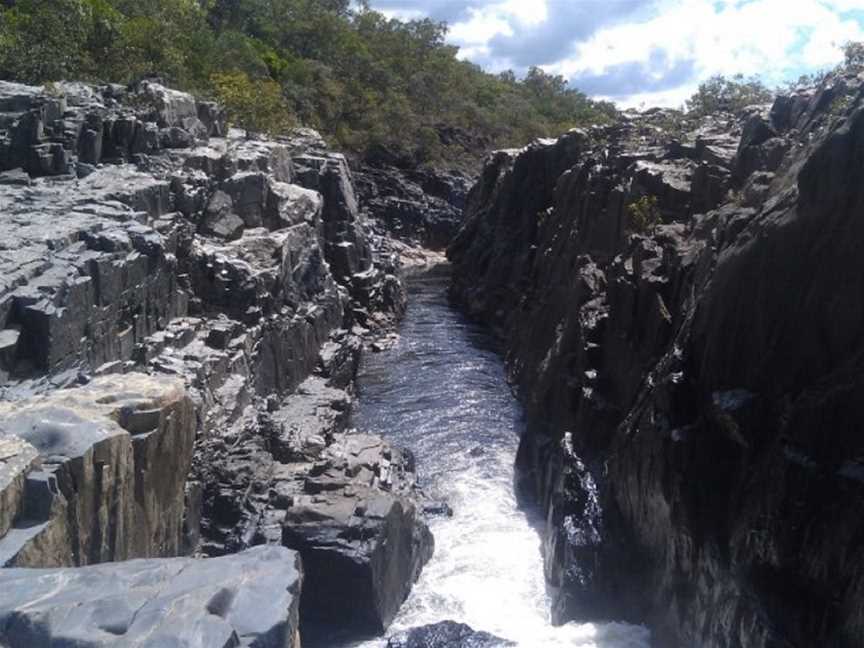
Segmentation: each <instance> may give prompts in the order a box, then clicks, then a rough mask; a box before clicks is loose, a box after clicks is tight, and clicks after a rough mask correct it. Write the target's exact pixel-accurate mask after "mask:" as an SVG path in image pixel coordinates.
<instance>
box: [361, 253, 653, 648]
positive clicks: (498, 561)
mask: <svg viewBox="0 0 864 648" xmlns="http://www.w3.org/2000/svg"><path fill="white" fill-rule="evenodd" d="M447 282H448V275H447V272H446V271H445V270H444V268H443V267H442V268H440V269H439V270H437V271H434V272H431V273H427V274H425V275H420V276H417V277H414V278H412V279H410V280H409V291H410V297H409V304H410V305H409V309H408V314H407V316H406V319H405V321H404V323H403V325H402V328H401V331H400V333H401V337H400V339H399V342H398V343H397V344H396V345H395V346H394V347H393V348H392V349H389V350H387V351H385V352H383V353H378V354H368V355H367V356H366V357H365V359H364V361H363V365H362V367H361V370H360V375H359V377H358V381H357V386H358V392H359V398H358V399H357V401H356V404H355V409H354V412H353V425H354V426H355V427H356V428H357V429H358V430H363V431H368V432H371V433H375V434H380V435H381V436H383V437H385V438H386V439H388V440H390V441H392V442H394V443H398V444H399V445H401V446H402V447H406V448H409V449H410V450H412V451H413V452H414V454H415V455H416V460H417V471H418V475H419V477H420V479H421V480H422V484H423V486H424V488H425V490H426V491H427V493H428V494H430V495H431V496H432V497H433V498H441V499H442V500H444V501H446V502H447V503H448V504H449V505H450V507H452V509H453V515H452V517H447V516H443V515H442V516H439V517H437V518H434V519H433V520H432V522H431V529H432V531H433V533H434V535H435V545H436V549H435V555H434V557H433V558H432V560H431V562H430V563H429V564H428V565H427V566H426V568H425V569H424V571H423V574H422V576H421V577H420V580H419V582H418V583H417V584H416V585H415V587H414V589H413V591H412V593H411V595H410V597H409V598H408V600H407V601H406V602H405V604H404V605H403V607H402V609H401V611H400V613H399V615H398V617H397V618H396V620H395V622H394V623H393V625H392V626H391V628H390V630H389V633H388V634H390V635H392V634H395V633H398V632H400V631H402V630H406V629H408V628H412V627H416V626H422V625H425V624H431V623H436V622H439V621H443V620H445V619H446V620H454V621H458V622H461V623H467V624H468V625H470V626H472V627H473V628H475V629H477V630H482V631H486V632H491V633H493V634H495V635H498V636H500V637H503V638H506V639H510V640H513V641H516V642H517V643H518V645H519V646H521V647H523V648H536V647H539V646H543V647H546V648H554V647H556V646H568V648H575V647H581V648H592V647H597V648H643V647H647V646H649V636H648V635H649V633H648V631H647V630H645V629H644V628H642V627H638V626H631V625H626V624H621V623H605V624H568V625H565V626H561V627H557V628H556V627H553V626H551V625H550V623H549V621H548V617H549V613H548V608H549V604H548V600H547V594H546V591H545V584H544V578H543V561H542V557H541V555H540V538H539V536H538V533H537V531H536V530H535V527H534V526H532V519H531V514H530V512H525V511H523V510H520V508H519V507H518V506H517V502H516V497H515V495H514V489H513V467H514V462H515V456H516V450H517V446H518V438H519V433H520V429H521V426H522V424H523V423H522V418H523V415H522V409H521V406H520V405H519V403H518V401H517V400H516V399H515V398H514V397H513V396H512V394H511V392H510V390H509V388H508V386H507V383H506V381H505V378H504V366H503V362H502V361H501V359H500V356H499V355H498V354H497V352H496V350H495V348H494V346H493V342H492V340H491V338H490V336H489V335H488V334H487V333H486V332H485V331H484V329H482V328H481V327H479V326H478V325H475V324H473V323H471V322H469V321H468V320H467V319H466V318H465V317H463V316H462V315H461V314H460V313H459V312H457V311H456V310H454V309H453V308H451V307H450V305H449V303H448V300H447ZM385 644H386V640H382V639H376V640H374V641H370V642H367V643H362V644H352V645H354V646H358V647H362V648H378V647H380V646H384V645H385Z"/></svg>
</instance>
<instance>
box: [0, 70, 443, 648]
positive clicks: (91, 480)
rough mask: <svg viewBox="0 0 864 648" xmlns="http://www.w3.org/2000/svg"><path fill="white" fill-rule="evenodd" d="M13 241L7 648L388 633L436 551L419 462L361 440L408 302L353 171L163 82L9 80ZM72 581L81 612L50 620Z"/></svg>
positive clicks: (3, 256)
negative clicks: (373, 372)
mask: <svg viewBox="0 0 864 648" xmlns="http://www.w3.org/2000/svg"><path fill="white" fill-rule="evenodd" d="M0 231H2V232H3V239H2V242H0V271H2V272H0V396H2V403H0V563H2V566H3V567H7V568H11V567H15V569H0V643H2V644H4V645H8V646H10V647H17V646H22V647H23V646H32V645H37V644H38V643H39V642H49V641H56V642H63V641H68V642H73V641H74V642H75V645H81V646H85V645H86V646H91V645H92V646H102V645H139V644H140V645H152V644H148V643H147V642H148V641H153V637H154V636H160V637H164V638H165V641H168V640H169V638H170V640H171V641H175V643H172V645H190V646H191V645H201V644H200V643H196V642H200V640H201V638H202V637H207V638H209V639H208V641H209V642H208V641H205V645H208V646H210V645H212V646H217V645H218V646H222V645H225V646H237V645H243V646H245V645H250V646H252V645H254V646H280V647H281V646H296V645H299V640H300V638H299V635H300V633H299V626H300V624H301V622H302V625H303V633H304V635H306V634H307V633H310V635H314V633H315V628H316V627H327V628H331V629H334V630H337V631H340V632H346V633H354V634H360V635H363V634H370V633H371V634H374V633H378V632H381V631H383V629H384V628H386V626H387V625H388V624H389V622H390V621H391V620H392V618H393V616H394V615H395V613H396V610H397V609H398V607H399V606H400V605H401V603H402V601H403V600H404V598H405V597H406V596H407V594H408V592H409V591H410V588H411V585H412V583H413V582H414V580H416V578H417V577H418V575H419V572H420V570H421V569H422V566H423V564H424V563H425V562H426V561H427V560H428V559H429V556H430V555H431V552H432V544H433V542H432V538H431V535H430V534H429V531H428V529H427V528H426V525H425V522H424V521H423V515H422V511H421V508H422V503H421V496H420V494H419V492H417V490H416V488H415V478H414V473H413V470H414V469H413V460H412V458H411V456H410V454H409V453H407V452H405V451H402V450H400V449H398V448H395V447H392V446H391V445H390V444H388V443H385V442H383V441H382V440H380V439H378V438H376V437H370V436H368V435H362V434H355V433H354V432H353V431H351V430H349V429H348V414H349V411H350V403H351V399H352V397H353V379H354V373H355V371H356V368H357V364H358V362H359V357H360V353H361V352H362V349H363V347H364V346H365V345H366V344H367V343H368V341H369V340H370V339H372V338H374V336H375V335H378V334H382V333H385V332H386V331H388V330H389V327H391V326H392V325H393V323H394V322H395V321H397V320H398V318H399V317H400V316H401V313H402V311H403V310H404V308H405V296H404V291H403V288H402V285H401V282H400V280H399V277H398V265H399V260H398V255H397V253H396V252H395V251H394V248H393V247H392V245H391V244H390V243H389V242H388V241H387V240H386V239H384V238H383V237H381V236H377V235H375V234H374V233H373V232H371V231H370V229H369V227H368V226H367V224H366V216H365V214H364V213H363V212H361V210H360V208H359V205H358V199H357V196H356V194H355V190H354V180H353V174H352V173H351V171H350V169H349V167H348V163H347V161H346V159H345V157H344V156H342V155H340V154H337V153H333V152H331V151H329V150H328V149H327V148H326V145H325V144H324V142H323V141H322V140H321V138H320V137H319V136H318V135H317V134H316V133H314V131H308V130H302V129H301V130H299V131H297V132H296V133H294V135H293V136H291V137H289V138H283V139H280V140H265V139H258V138H247V137H245V136H244V134H243V133H242V132H238V131H231V130H229V129H228V128H227V126H226V123H225V118H224V114H223V113H222V112H221V109H220V108H219V107H218V106H217V105H215V104H212V103H209V102H202V101H198V100H196V99H195V98H194V97H192V96H190V95H187V94H184V93H180V92H177V91H174V90H171V89H168V88H166V87H164V86H163V85H161V84H159V83H158V82H155V81H144V82H141V83H139V84H137V85H134V86H132V87H130V88H125V87H119V86H91V85H86V84H77V83H61V84H56V85H55V86H53V87H51V88H37V87H31V86H23V85H19V84H11V83H6V82H0ZM257 545H270V546H271V549H273V550H271V551H262V550H258V549H254V548H253V547H256V546H257ZM279 547H283V548H284V549H281V550H276V549H278V548H279ZM185 555H194V556H196V557H209V559H206V560H197V559H195V560H193V559H191V558H190V559H178V558H175V557H177V556H185ZM130 559H147V560H145V561H143V562H142V561H138V560H133V561H132V562H129V563H122V564H120V565H118V566H116V568H115V567H113V566H108V565H106V566H104V567H103V566H98V567H86V568H85V566H92V565H96V564H97V563H105V562H111V561H127V560H130ZM184 561H185V562H184ZM33 568H37V569H33ZM78 570H82V571H78ZM88 570H89V571H88ZM246 570H251V571H250V573H261V574H267V573H271V572H272V573H271V577H265V578H263V579H251V580H250V579H246V578H244V577H243V574H244V571H246ZM220 574H226V575H228V576H230V575H231V574H235V575H236V576H237V577H236V578H234V577H233V576H232V577H231V578H226V580H225V582H224V583H223V585H222V586H221V587H217V584H218V583H220V582H221V581H220ZM280 575H281V576H280ZM282 576H284V578H283V577H282ZM112 578H119V579H120V581H122V582H123V583H127V584H128V587H129V589H130V592H131V594H130V598H129V599H128V600H127V601H125V602H115V603H111V604H110V605H109V599H111V597H108V599H100V598H98V597H96V598H94V597H93V596H92V595H91V594H87V593H86V589H87V587H86V586H85V584H86V583H101V582H106V583H108V582H110V581H111V579H112ZM347 580H350V582H351V583H352V585H351V586H350V587H348V586H346V585H345V582H346V581H347ZM54 581H56V582H64V583H81V587H78V585H75V586H74V587H70V588H69V591H68V592H67V593H65V594H64V595H63V601H55V603H56V606H54V603H51V604H50V605H49V602H45V605H46V606H48V607H46V609H49V608H51V609H55V610H60V609H61V608H62V606H64V605H69V606H71V607H70V609H77V610H78V612H76V613H75V614H78V615H79V616H78V617H75V616H74V615H72V616H68V615H67V616H65V617H64V616H63V615H62V614H60V612H59V611H58V612H57V613H56V615H54V613H52V614H48V615H47V616H46V615H43V614H41V612H39V611H38V610H36V609H35V608H32V606H30V604H29V599H28V596H30V594H32V597H35V598H40V597H44V596H45V594H46V592H43V589H45V588H49V589H50V587H51V585H50V583H51V582H54ZM253 581H254V582H253ZM157 582H158V583H163V582H164V587H163V586H162V585H160V590H161V591H156V590H154V589H153V583H157ZM193 586H194V587H193ZM112 587H113V586H112ZM123 587H126V585H123ZM40 588H42V589H40ZM196 588H197V589H196ZM13 590H14V592H13ZM169 594H170V596H173V597H176V601H175V603H176V605H178V606H179V607H178V608H177V609H178V610H181V609H182V610H183V614H182V616H183V618H185V619H186V623H177V624H171V623H169V622H168V621H167V620H166V621H165V622H162V623H156V620H154V619H152V618H149V617H148V618H147V619H140V618H139V616H140V615H141V614H142V611H146V610H151V609H152V610H158V609H160V606H164V605H165V604H166V603H165V601H166V599H165V597H166V596H169ZM337 594H338V595H337ZM160 597H161V598H160ZM114 598H115V599H116V598H117V597H116V596H115V597H114ZM44 600H45V601H48V599H44ZM111 600H113V599H111ZM265 600H266V601H267V603H266V605H265V606H264V608H262V611H265V610H266V614H263V613H262V614H260V615H258V614H256V612H255V610H256V606H257V605H259V604H258V603H256V601H265ZM136 601H137V603H136ZM181 601H182V604H181ZM173 604H174V603H172V605H173ZM112 606H115V607H112ZM116 606H119V607H116ZM124 606H125V607H124ZM136 606H137V607H140V610H139V612H137V613H136V612H135V611H134V609H133V607H136ZM25 608H26V610H25ZM120 608H122V609H120ZM148 614H149V613H148ZM178 614H179V612H178ZM178 618H179V617H178ZM196 628H197V630H196ZM211 640H212V641H211ZM39 645H41V644H39Z"/></svg>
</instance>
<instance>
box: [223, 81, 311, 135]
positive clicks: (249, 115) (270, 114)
mask: <svg viewBox="0 0 864 648" xmlns="http://www.w3.org/2000/svg"><path fill="white" fill-rule="evenodd" d="M212 82H213V87H214V88H215V91H216V98H217V100H218V101H219V102H220V103H221V104H222V105H223V106H225V109H226V110H227V111H228V120H229V122H230V123H231V124H232V125H233V126H237V127H238V128H242V129H244V130H245V131H246V136H247V137H251V136H252V135H253V134H264V135H271V136H275V135H280V134H283V133H284V132H285V131H287V130H288V129H289V128H291V127H292V126H293V125H294V116H293V115H292V114H291V110H290V109H289V107H288V103H287V102H286V101H285V97H283V96H282V88H281V87H280V86H279V84H278V83H276V82H275V81H273V80H272V79H254V80H253V79H250V78H249V76H248V75H247V74H246V73H245V72H237V71H234V72H226V73H217V74H214V75H213V77H212Z"/></svg>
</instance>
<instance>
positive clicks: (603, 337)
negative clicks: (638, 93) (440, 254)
mask: <svg viewBox="0 0 864 648" xmlns="http://www.w3.org/2000/svg"><path fill="white" fill-rule="evenodd" d="M844 97H845V99H844ZM862 99H864V97H862V80H861V79H860V78H857V77H855V76H854V75H845V76H844V75H842V74H840V75H832V76H829V77H828V78H827V79H826V80H825V81H824V83H822V85H821V86H820V87H819V88H814V89H810V90H807V91H800V92H797V93H795V94H794V95H792V96H790V97H781V98H779V99H778V100H777V102H775V104H774V106H773V107H771V108H770V109H769V108H768V107H756V108H753V109H750V110H748V111H746V112H745V114H744V115H742V116H741V119H740V121H738V120H737V118H735V117H733V116H713V117H710V118H708V120H707V121H706V122H703V123H701V124H700V123H689V124H687V123H685V124H683V127H684V128H685V132H684V135H683V136H682V135H681V134H680V133H679V134H678V135H677V136H676V137H675V139H674V140H673V139H672V138H671V137H669V136H667V135H666V134H665V126H663V125H662V124H660V125H658V124H657V123H656V120H657V119H658V115H662V113H651V114H646V115H642V116H635V115H630V116H627V117H626V119H624V120H623V121H622V122H620V123H618V124H613V125H611V126H606V127H599V128H593V129H589V130H584V131H576V132H571V133H569V134H567V135H565V136H564V137H562V138H560V139H559V140H557V141H542V142H538V143H534V144H532V145H531V146H529V147H528V148H526V149H524V150H522V151H517V152H499V153H497V154H495V155H494V156H493V157H492V158H490V161H489V163H488V164H487V166H486V168H485V169H484V171H483V174H482V176H481V179H480V182H479V183H478V184H477V186H476V187H475V188H474V189H473V190H472V193H471V195H470V196H469V200H468V208H467V214H466V222H465V225H464V226H463V227H462V229H461V230H460V232H459V234H458V235H457V237H456V239H455V241H454V242H453V244H452V245H451V246H450V248H449V251H448V255H449V257H450V258H451V260H452V261H453V270H454V275H453V276H454V283H453V289H452V294H453V297H454V298H455V300H456V301H457V302H458V303H459V304H461V305H462V306H463V307H464V308H465V309H466V310H467V311H468V312H469V313H471V314H472V315H474V316H476V317H478V318H480V319H482V320H483V321H485V322H487V323H488V324H489V325H490V326H491V327H492V328H493V329H494V330H495V331H496V332H497V334H498V335H499V336H500V337H501V338H502V340H503V342H504V345H505V348H506V350H507V359H508V366H509V371H510V378H511V380H512V381H513V384H514V385H515V387H516V389H517V392H518V394H519V395H520V398H521V399H522V400H523V402H524V403H525V405H526V409H527V413H528V420H529V426H528V431H527V433H526V434H525V435H524V436H523V439H522V443H521V447H520V451H519V458H518V468H519V473H520V475H519V477H520V484H521V486H522V488H523V492H524V493H526V494H528V495H529V496H533V497H534V498H536V500H537V501H539V502H540V503H541V505H542V506H543V508H544V511H545V513H546V520H547V529H546V533H545V537H544V556H545V559H546V575H547V579H548V581H549V583H550V585H551V586H552V590H553V593H554V595H555V601H554V605H553V618H554V620H555V621H559V622H563V621H566V620H569V619H586V618H587V619H597V618H616V619H629V620H634V621H638V622H642V621H647V622H648V623H649V624H650V625H651V626H652V629H653V634H654V637H655V641H657V642H659V645H663V646H682V647H684V646H688V647H689V646H701V647H703V648H728V647H729V646H738V645H742V646H743V645H746V646H750V647H753V648H769V647H770V648H775V647H778V646H817V645H818V646H832V647H833V648H852V647H853V646H858V645H859V644H860V643H861V637H862V636H864V616H862V608H861V606H860V595H861V591H862V587H864V553H862V545H861V543H860V541H859V540H860V537H861V534H862V532H864V527H862V517H861V515H860V511H861V509H862V504H864V490H862V481H861V479H860V477H861V470H860V457H861V456H862V453H864V446H862V441H861V435H860V434H859V433H858V432H857V430H858V429H859V428H860V426H861V422H862V420H864V411H862V408H861V403H862V402H864V397H862V394H864V392H862V384H861V379H860V377H861V376H864V364H862V360H861V359H862V358H864V350H862V348H861V337H860V330H861V318H862V309H861V308H860V302H861V300H860V295H861V294H862V290H864V287H862V286H861V278H862V277H864V269H862V267H861V255H860V253H859V252H858V251H857V250H858V247H859V245H858V242H860V241H861V240H862V238H864V232H862V231H861V219H860V218H859V215H860V213H861V212H862V209H864V203H862V192H861V187H864V176H862V172H861V170H862V168H864V161H862V156H861V151H862V150H864V139H862V133H864V113H862V112H861V110H860V109H856V107H857V106H859V105H860V103H861V101H862ZM686 129H691V130H690V131H689V132H688V131H687V130H686ZM694 164H698V165H699V166H696V167H694ZM706 165H707V166H706ZM726 188H729V189H731V190H732V191H731V192H727V189H726ZM646 195H647V196H653V197H655V199H656V205H657V208H658V211H659V214H660V216H661V223H660V224H658V225H657V226H656V227H650V228H647V229H645V230H642V231H639V228H638V227H636V226H635V224H634V223H633V222H632V220H630V218H629V215H628V205H630V204H632V203H633V201H634V200H638V199H639V198H640V197H642V196H646ZM826 430H830V434H827V433H826Z"/></svg>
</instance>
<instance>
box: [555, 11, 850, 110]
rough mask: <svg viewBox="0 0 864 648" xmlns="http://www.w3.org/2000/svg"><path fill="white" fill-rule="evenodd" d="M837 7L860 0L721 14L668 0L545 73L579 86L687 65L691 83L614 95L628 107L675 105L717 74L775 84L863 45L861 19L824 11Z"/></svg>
mask: <svg viewBox="0 0 864 648" xmlns="http://www.w3.org/2000/svg"><path fill="white" fill-rule="evenodd" d="M841 3H842V4H844V5H846V6H851V5H855V7H858V6H861V5H862V4H864V0H830V1H829V0H823V1H820V0H794V1H790V0H751V1H750V2H741V1H738V2H729V3H726V4H725V6H720V7H719V8H718V5H717V4H716V3H715V2H712V1H709V0H665V1H662V2H658V3H657V5H656V12H655V15H654V17H652V18H650V19H648V20H646V21H644V22H640V23H630V24H625V25H619V26H614V27H610V28H607V29H601V30H599V31H598V32H596V33H595V34H594V35H593V36H592V37H591V38H590V39H588V40H587V41H586V42H584V43H580V44H577V45H575V48H574V51H573V54H572V55H571V56H570V57H568V58H567V59H564V60H562V61H559V62H557V63H555V64H553V65H550V66H546V67H547V69H548V70H549V71H552V72H555V73H558V74H563V75H564V76H566V77H568V78H575V79H576V80H577V83H578V79H579V78H580V77H583V76H586V75H589V74H590V75H591V77H592V78H594V77H597V76H598V75H603V74H604V72H609V71H610V70H612V69H614V67H615V66H621V65H626V64H633V63H638V62H642V63H645V64H646V66H645V70H644V71H645V74H646V75H647V78H646V80H647V81H649V82H650V80H651V79H650V75H651V74H654V75H662V74H663V73H664V71H668V70H671V69H674V68H676V66H678V65H679V64H680V63H681V62H683V61H692V64H693V72H694V74H693V78H692V79H691V80H689V81H688V82H683V83H680V84H679V85H678V86H677V87H673V88H664V89H661V90H657V91H656V92H652V93H640V94H630V95H628V96H624V97H621V96H619V97H617V98H618V99H619V101H621V103H623V104H625V105H637V104H639V103H642V102H647V103H649V104H655V105H680V103H681V98H682V97H684V98H686V96H688V93H689V92H691V91H692V90H693V89H694V88H695V86H696V85H697V83H698V81H699V80H704V79H706V78H708V77H709V76H711V75H714V74H723V75H727V76H729V75H734V74H739V73H740V74H744V75H761V76H762V78H763V79H765V80H766V81H767V82H769V83H779V82H781V81H783V80H785V79H787V78H789V77H790V76H791V75H793V74H797V73H800V72H801V71H802V70H813V69H816V68H820V67H824V66H828V65H833V64H836V63H837V62H839V61H840V60H841V59H842V52H841V49H840V47H841V46H842V44H843V43H844V42H846V41H849V40H862V39H864V29H862V26H861V24H860V23H859V22H858V21H856V20H855V19H852V18H848V19H844V18H843V17H841V16H840V15H839V14H838V12H837V11H836V10H835V9H832V8H831V7H829V6H828V5H829V4H835V5H836V4H841ZM649 57H651V61H652V64H648V61H649ZM658 62H660V63H662V65H658ZM658 67H659V69H657V68H658ZM664 68H665V70H664Z"/></svg>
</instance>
